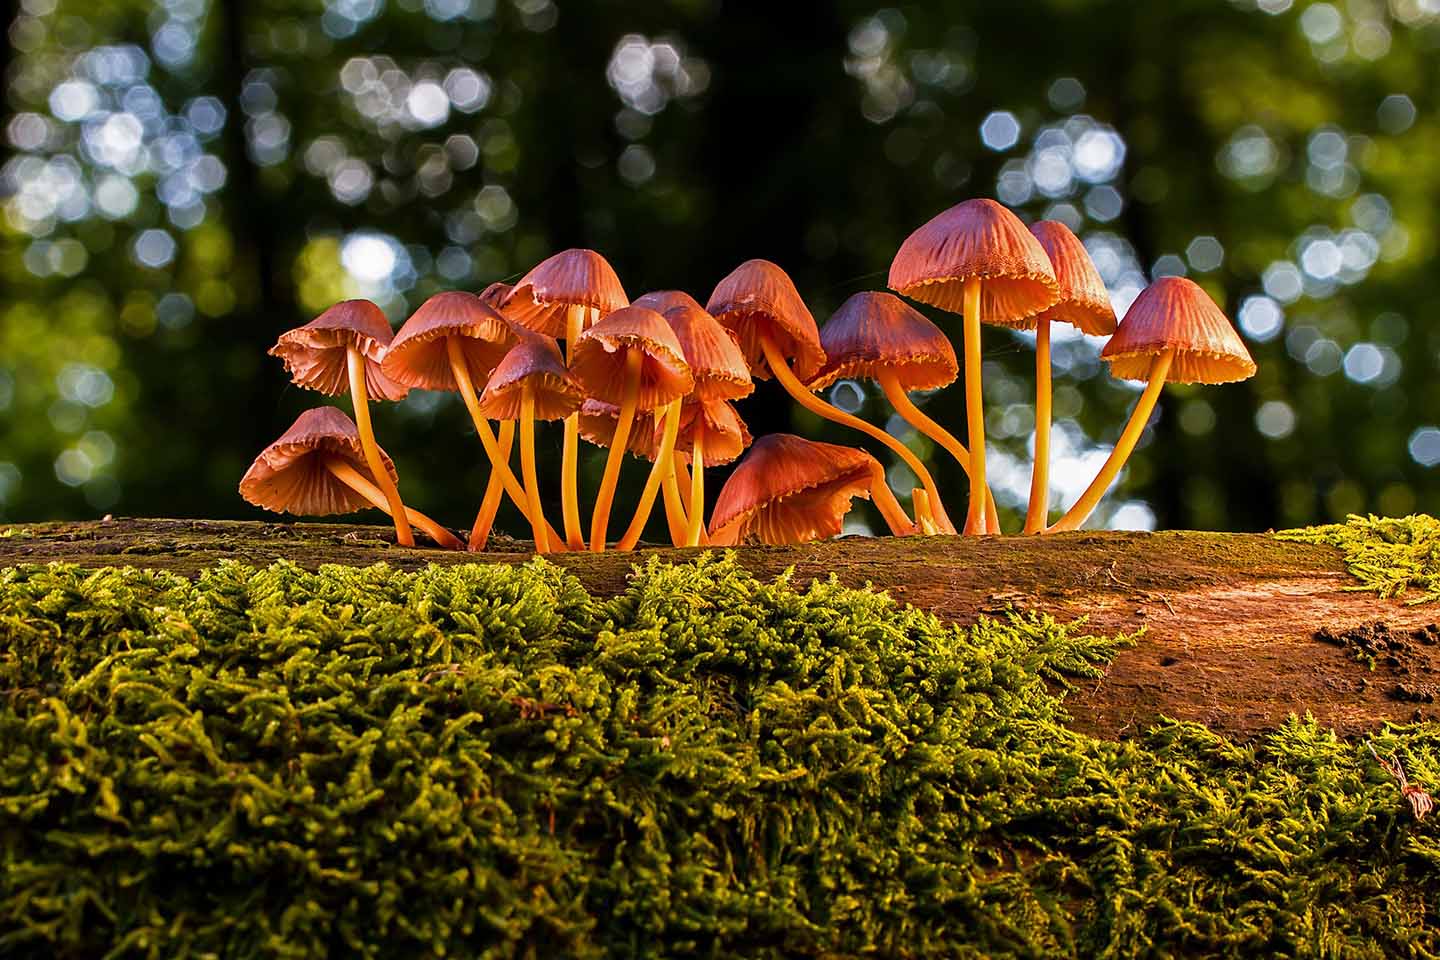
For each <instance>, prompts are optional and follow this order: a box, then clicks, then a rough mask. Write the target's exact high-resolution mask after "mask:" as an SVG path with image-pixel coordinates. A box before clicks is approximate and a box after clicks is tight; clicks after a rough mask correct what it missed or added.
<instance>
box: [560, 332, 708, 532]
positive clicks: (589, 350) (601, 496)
mask: <svg viewBox="0 0 1440 960" xmlns="http://www.w3.org/2000/svg"><path fill="white" fill-rule="evenodd" d="M570 372H571V374H572V375H573V376H574V377H575V379H576V380H577V381H578V382H579V383H580V386H581V387H582V388H583V389H584V391H585V395H586V396H589V397H594V398H596V399H598V400H604V401H606V402H607V403H613V404H615V405H616V406H618V407H619V408H620V412H619V417H618V420H617V422H616V425H615V437H614V439H613V442H612V443H611V446H610V453H609V455H608V456H607V457H606V459H605V473H604V475H603V476H602V477H601V480H600V491H599V493H598V494H597V495H596V498H595V509H594V513H593V514H592V516H591V521H590V549H591V550H594V551H600V550H604V549H605V542H606V533H607V531H608V529H609V524H610V508H611V506H612V504H613V502H614V498H615V486H616V483H617V482H618V481H619V478H620V460H621V457H622V455H623V454H624V451H625V446H626V444H627V443H628V441H629V436H630V428H631V424H632V422H633V420H634V418H635V414H636V412H637V411H640V412H650V411H656V410H661V409H664V410H665V416H666V418H667V419H668V420H671V421H673V422H672V423H670V424H667V425H666V427H665V433H666V435H667V436H668V440H667V441H664V442H662V445H661V448H660V450H659V451H658V453H657V456H656V460H657V462H658V464H659V466H660V470H659V476H656V475H655V474H656V471H652V475H651V478H650V480H649V481H647V482H646V485H645V489H646V494H647V495H648V497H649V504H650V505H653V503H654V496H655V494H656V493H657V492H658V490H659V484H660V479H661V477H663V476H664V474H665V473H668V472H669V470H670V454H671V449H672V448H673V444H674V438H675V435H676V434H677V433H678V432H679V417H680V408H679V405H678V401H679V400H680V398H681V397H683V396H685V395H686V394H688V393H690V391H691V390H692V389H693V388H694V386H695V381H694V378H693V377H692V376H691V374H690V367H689V366H688V365H687V364H686V363H685V358H684V355H683V353H682V351H681V349H680V342H679V340H677V339H676V337H675V331H673V330H671V329H670V325H669V324H668V323H666V322H665V318H664V317H662V316H660V314H658V313H656V312H655V311H653V310H647V309H645V308H644V307H623V308H621V309H619V310H616V311H615V312H614V313H611V314H610V315H609V316H607V317H605V319H603V320H601V321H600V322H599V323H597V324H595V325H594V326H592V327H591V328H589V329H588V330H586V331H585V332H584V333H582V334H580V336H579V337H578V338H577V339H576V341H575V345H574V349H573V350H572V351H571V356H570ZM672 407H673V408H672ZM667 408H672V409H667ZM578 428H579V420H578V417H577V419H576V429H577V431H578ZM641 504H642V505H644V506H645V507H646V512H647V513H648V509H649V505H647V504H646V497H645V496H643V495H642V497H641ZM639 513H640V511H638V510H637V515H639ZM643 522H644V520H643V519H642V520H641V523H643Z"/></svg>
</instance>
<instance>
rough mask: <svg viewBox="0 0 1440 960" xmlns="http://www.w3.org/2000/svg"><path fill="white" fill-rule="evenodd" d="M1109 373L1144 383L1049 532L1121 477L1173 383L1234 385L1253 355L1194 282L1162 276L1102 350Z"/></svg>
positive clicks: (1071, 520) (1083, 512)
mask: <svg viewBox="0 0 1440 960" xmlns="http://www.w3.org/2000/svg"><path fill="white" fill-rule="evenodd" d="M1100 357H1101V359H1103V360H1106V361H1108V362H1109V364H1110V375H1111V376H1112V377H1117V378H1119V379H1121V380H1141V381H1148V382H1146V384H1145V391H1144V392H1143V393H1141V394H1140V399H1139V400H1138V401H1136V403H1135V409H1134V411H1132V412H1131V414H1130V421H1129V422H1128V423H1126V424H1125V430H1124V432H1122V433H1121V434H1120V439H1119V440H1117V441H1115V449H1113V450H1111V451H1110V456H1109V458H1108V459H1107V460H1106V461H1105V463H1104V465H1103V466H1101V468H1100V472H1099V473H1098V474H1097V475H1096V477H1095V479H1094V480H1093V481H1092V482H1091V484H1090V486H1089V487H1087V488H1086V490H1085V492H1084V493H1083V494H1081V495H1080V499H1079V500H1077V501H1075V505H1074V506H1072V507H1071V508H1070V509H1069V510H1067V511H1066V512H1065V515H1064V516H1063V517H1061V518H1060V519H1059V520H1057V521H1056V522H1055V523H1054V525H1052V526H1051V527H1050V528H1049V530H1047V531H1046V532H1047V533H1053V532H1055V531H1057V530H1078V529H1079V528H1080V525H1081V524H1082V523H1084V522H1085V520H1086V518H1087V517H1089V516H1090V512H1091V511H1092V510H1094V509H1095V505H1096V504H1098V503H1099V502H1100V498H1101V497H1103V496H1105V491H1106V490H1107V489H1109V487H1110V484H1111V483H1112V482H1114V480H1115V477H1116V476H1117V475H1119V473H1120V468H1121V467H1123V466H1124V465H1125V461H1126V460H1127V459H1128V458H1129V456H1130V453H1131V451H1133V450H1134V449H1135V444H1136V442H1137V441H1138V440H1139V439H1140V434H1141V433H1142V432H1143V431H1144V430H1145V425H1146V424H1147V423H1148V422H1149V421H1150V414H1151V413H1152V412H1154V410H1155V402H1156V401H1157V400H1158V399H1159V397H1160V389H1161V388H1162V387H1163V386H1164V385H1165V383H1166V382H1167V381H1169V382H1171V383H1233V382H1235V381H1237V380H1247V379H1249V378H1250V377H1253V376H1254V375H1255V361H1254V360H1253V359H1251V357H1250V351H1248V350H1246V349H1245V344H1244V343H1243V342H1242V341H1241V340H1240V336H1239V334H1237V333H1236V332H1235V328H1234V327H1232V326H1231V325H1230V321H1229V320H1228V319H1226V317H1225V314H1223V313H1221V312H1220V308H1219V307H1217V306H1216V305H1215V301H1213V300H1211V299H1210V296H1209V295H1208V294H1207V293H1206V292H1205V291H1204V290H1202V289H1201V288H1200V287H1199V286H1198V285H1197V284H1196V283H1195V282H1194V281H1193V280H1187V279H1185V278H1184V277H1161V278H1160V279H1159V280H1156V281H1155V282H1154V283H1152V284H1150V286H1148V287H1146V288H1145V290H1144V291H1143V292H1141V294H1140V296H1138V297H1136V298H1135V302H1134V303H1132V304H1131V305H1130V309H1129V310H1127V311H1126V312H1125V319H1123V320H1121V321H1120V326H1118V327H1117V328H1116V329H1115V335H1114V336H1113V337H1111V338H1110V342H1109V343H1107V344H1106V345H1105V349H1104V350H1102V351H1101V352H1100Z"/></svg>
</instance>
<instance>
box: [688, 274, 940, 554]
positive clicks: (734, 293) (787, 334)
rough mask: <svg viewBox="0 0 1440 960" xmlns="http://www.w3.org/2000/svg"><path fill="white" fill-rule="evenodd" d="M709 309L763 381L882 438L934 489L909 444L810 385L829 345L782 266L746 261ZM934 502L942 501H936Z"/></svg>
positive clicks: (718, 286) (718, 288)
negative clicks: (772, 382)
mask: <svg viewBox="0 0 1440 960" xmlns="http://www.w3.org/2000/svg"><path fill="white" fill-rule="evenodd" d="M705 309H706V310H708V311H709V312H710V314H711V315H712V316H714V317H715V319H716V320H718V321H720V325H721V326H723V327H724V328H725V329H727V330H729V331H730V333H731V335H732V336H733V337H735V339H736V341H737V342H738V343H739V344H740V350H741V352H742V353H743V354H744V355H745V360H746V362H747V363H748V364H749V365H750V373H751V375H752V376H754V377H757V378H759V379H761V380H768V379H770V377H772V376H773V377H775V379H777V380H779V381H780V385H781V386H783V387H784V388H785V390H786V392H787V393H789V394H790V396H791V397H793V398H794V399H795V400H796V401H797V402H799V404H800V405H801V406H803V407H804V408H805V409H807V410H809V411H810V412H812V413H815V414H817V415H819V416H821V417H824V418H825V419H827V420H831V421H833V422H835V423H839V424H841V425H843V426H847V427H850V428H851V429H854V430H859V431H861V432H862V433H864V434H866V435H867V436H870V437H873V438H874V439H876V440H879V441H880V442H881V443H883V444H885V445H886V446H887V447H889V448H890V449H891V450H893V451H894V452H895V454H896V455H897V456H899V457H900V459H901V460H903V461H904V462H905V464H906V466H908V467H909V468H910V469H911V471H913V472H914V474H915V476H916V477H917V478H918V479H919V480H920V482H921V483H922V484H924V486H925V488H926V489H933V488H934V486H935V481H934V479H932V478H931V476H930V471H929V470H927V469H925V464H923V463H921V462H920V458H919V457H917V456H915V454H914V453H913V452H912V451H911V450H910V448H909V447H907V446H905V444H903V443H901V442H900V441H899V440H897V439H896V438H895V437H892V436H890V434H888V433H886V432H885V431H884V430H882V429H880V428H879V427H877V426H875V425H874V424H871V423H866V422H865V421H864V420H861V419H860V418H859V417H855V416H851V415H850V414H848V413H845V412H844V411H843V410H839V409H837V408H836V407H834V406H832V405H831V404H829V403H826V402H825V401H824V400H822V399H820V398H819V397H817V396H815V395H814V394H813V393H811V392H810V390H809V389H807V388H806V386H805V381H808V380H810V378H812V377H814V376H815V374H817V373H819V372H820V368H821V367H823V366H824V365H825V350H824V348H823V347H821V345H820V331H819V330H818V329H816V327H815V318H814V317H813V316H811V314H810V309H809V308H808V307H806V306H805V301H804V300H802V299H801V298H800V293H799V291H797V290H796V289H795V284H794V283H793V282H792V281H791V280H790V277H789V276H788V275H786V273H785V271H784V270H781V269H780V268H779V267H778V266H776V265H775V264H773V263H771V262H770V261H768V260H747V261H746V262H744V263H742V264H741V265H740V266H738V267H736V268H735V270H734V271H732V272H731V273H730V275H729V276H727V277H725V279H723V280H721V281H720V282H719V283H718V284H716V286H715V292H714V293H712V294H711V295H710V301H709V303H707V304H706V305H705ZM787 358H788V359H787ZM790 361H793V366H792V363H791V362H790ZM937 499H938V498H937ZM935 506H936V507H937V508H939V506H940V505H939V504H938V502H937V503H936V504H935ZM936 521H937V522H939V523H940V524H941V526H942V528H943V527H946V526H948V524H949V520H948V518H942V517H937V518H936Z"/></svg>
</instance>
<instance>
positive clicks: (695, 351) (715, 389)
mask: <svg viewBox="0 0 1440 960" xmlns="http://www.w3.org/2000/svg"><path fill="white" fill-rule="evenodd" d="M642 301H649V302H652V303H654V304H655V305H656V307H655V308H656V309H658V310H659V311H660V313H661V315H662V316H664V317H665V319H666V320H667V321H669V323H670V327H671V329H673V330H674V331H675V336H676V338H677V339H678V340H679V341H680V348H681V350H683V351H684V354H685V362H686V363H688V364H689V365H690V372H691V374H692V375H693V376H694V378H695V389H694V391H693V392H692V393H691V394H690V396H688V397H686V398H685V401H684V405H683V408H682V410H681V436H682V437H683V438H684V440H683V442H681V444H680V446H679V447H677V452H680V453H682V454H684V455H685V458H686V459H688V460H689V461H690V462H691V464H692V471H693V472H692V474H691V478H690V479H691V482H690V488H689V493H690V504H689V506H688V507H687V508H686V509H685V514H686V516H687V517H688V523H687V527H686V532H685V541H684V543H683V544H676V545H677V546H682V545H683V546H689V547H694V546H698V545H699V543H700V532H701V530H702V529H704V525H705V466H706V464H707V463H713V462H720V463H728V462H729V461H730V460H734V459H735V457H737V456H739V455H740V451H741V450H743V449H744V446H743V445H742V446H740V447H737V448H736V449H735V452H734V453H733V454H732V455H731V456H730V457H729V459H728V460H719V461H716V460H715V459H714V457H707V453H706V446H705V445H706V439H707V437H706V434H707V430H706V427H707V424H708V422H709V418H707V417H705V416H697V415H696V413H697V411H698V410H699V408H700V407H701V406H702V405H704V404H708V403H711V402H721V403H723V402H724V401H727V400H738V399H740V398H742V397H747V396H749V395H750V394H751V393H754V392H755V383H754V381H752V380H751V379H750V370H749V367H748V365H747V364H746V363H745V355H744V354H742V353H741V352H740V348H739V347H738V346H737V345H736V343H735V341H734V340H733V339H731V337H730V334H729V333H727V332H726V330H725V328H724V327H722V326H721V325H720V322H719V321H718V320H716V319H715V318H714V317H712V316H711V315H710V314H708V313H706V312H705V309H704V308H703V307H701V306H700V304H698V303H696V302H695V300H694V299H693V298H691V297H690V295H689V294H686V293H681V292H680V291H678V290H665V291H660V292H658V293H649V294H646V295H645V296H644V297H641V298H640V300H639V301H636V302H637V304H638V303H640V302H642ZM729 414H730V415H729V417H728V418H727V419H726V421H725V425H726V429H729V430H730V431H731V434H732V436H734V437H736V438H737V439H738V437H739V434H740V431H741V430H742V429H743V424H739V418H738V417H736V416H735V412H734V411H733V410H730V411H729ZM716 416H723V414H722V413H720V412H718V408H717V413H716ZM717 440H723V438H717ZM746 442H747V443H748V442H749V441H748V439H747V441H746Z"/></svg>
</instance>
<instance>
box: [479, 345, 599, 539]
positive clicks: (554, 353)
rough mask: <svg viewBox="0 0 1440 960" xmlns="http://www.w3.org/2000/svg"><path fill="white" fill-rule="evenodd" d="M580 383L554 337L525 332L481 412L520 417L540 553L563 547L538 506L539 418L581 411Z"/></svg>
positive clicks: (503, 362)
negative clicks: (537, 451)
mask: <svg viewBox="0 0 1440 960" xmlns="http://www.w3.org/2000/svg"><path fill="white" fill-rule="evenodd" d="M582 399H583V397H582V395H581V393H580V385H579V384H577V383H576V382H575V380H574V378H573V377H571V376H570V372H569V371H568V370H566V369H565V360H564V358H562V357H561V356H560V347H559V346H558V345H557V344H556V343H555V339H554V338H553V337H547V336H545V335H544V334H539V333H529V332H526V333H525V334H523V335H522V336H521V337H520V341H519V342H518V343H516V344H515V346H513V347H511V348H510V352H509V353H507V354H505V358H504V359H503V360H501V361H500V365H499V366H497V367H496V368H495V372H494V373H493V374H491V375H490V382H489V383H488V384H486V385H485V392H484V393H482V394H481V395H480V406H479V413H480V415H481V416H484V417H489V418H491V419H494V420H504V421H513V420H519V421H520V469H521V472H522V473H523V474H524V476H525V495H526V502H527V503H528V504H529V511H528V513H529V518H530V529H531V530H532V531H533V532H534V536H535V549H536V550H537V551H539V552H540V553H549V552H550V551H551V550H555V549H561V548H562V547H563V544H562V543H561V541H560V539H559V537H558V535H557V536H556V537H555V538H554V540H553V541H552V540H551V538H550V531H549V527H548V525H547V524H546V522H545V511H544V510H543V509H542V508H541V506H540V481H539V477H538V475H537V473H536V470H535V420H536V419H537V418H538V419H540V420H564V419H565V418H566V417H568V416H570V415H571V414H572V413H575V412H576V411H577V410H579V409H580V401H581V400H582Z"/></svg>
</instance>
